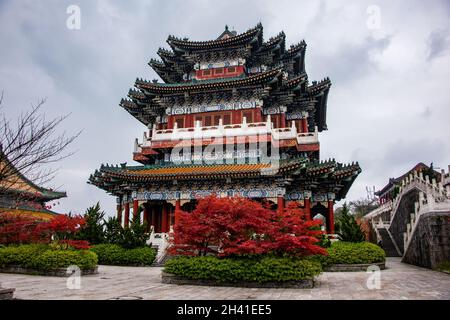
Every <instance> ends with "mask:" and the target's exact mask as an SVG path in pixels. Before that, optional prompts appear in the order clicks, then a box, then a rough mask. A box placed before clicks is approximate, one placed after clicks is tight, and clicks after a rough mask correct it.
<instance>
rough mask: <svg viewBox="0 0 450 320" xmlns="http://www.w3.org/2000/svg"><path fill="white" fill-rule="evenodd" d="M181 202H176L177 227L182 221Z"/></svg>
mask: <svg viewBox="0 0 450 320" xmlns="http://www.w3.org/2000/svg"><path fill="white" fill-rule="evenodd" d="M180 211H181V201H180V199H177V200H176V201H175V225H177V224H178V222H179V221H180Z"/></svg>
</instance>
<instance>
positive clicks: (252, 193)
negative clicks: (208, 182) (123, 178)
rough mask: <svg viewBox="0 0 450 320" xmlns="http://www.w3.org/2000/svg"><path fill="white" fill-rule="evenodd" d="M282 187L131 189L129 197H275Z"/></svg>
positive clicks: (153, 198)
mask: <svg viewBox="0 0 450 320" xmlns="http://www.w3.org/2000/svg"><path fill="white" fill-rule="evenodd" d="M285 192H286V190H285V189H284V188H263V189H259V188H251V189H245V188H241V189H219V190H211V189H207V190H206V189H203V190H186V191H166V190H164V191H142V192H136V191H133V193H132V194H131V198H132V199H133V200H139V201H147V200H177V199H181V200H186V199H187V200H192V199H197V198H201V197H206V196H209V195H211V194H214V193H215V194H216V195H217V196H219V197H233V196H241V197H245V198H276V197H277V196H278V195H279V194H284V193H285Z"/></svg>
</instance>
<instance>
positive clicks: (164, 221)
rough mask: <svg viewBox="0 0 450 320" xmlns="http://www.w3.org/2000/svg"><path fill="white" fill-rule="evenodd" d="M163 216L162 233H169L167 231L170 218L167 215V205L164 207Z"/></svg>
mask: <svg viewBox="0 0 450 320" xmlns="http://www.w3.org/2000/svg"><path fill="white" fill-rule="evenodd" d="M161 215H162V221H161V232H167V231H168V230H167V216H168V214H167V207H166V204H165V203H164V204H163V205H162V213H161Z"/></svg>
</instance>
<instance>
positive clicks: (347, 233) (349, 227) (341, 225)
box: [337, 203, 365, 242]
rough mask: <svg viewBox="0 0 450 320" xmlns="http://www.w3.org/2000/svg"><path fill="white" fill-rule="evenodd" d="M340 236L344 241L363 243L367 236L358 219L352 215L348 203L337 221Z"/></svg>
mask: <svg viewBox="0 0 450 320" xmlns="http://www.w3.org/2000/svg"><path fill="white" fill-rule="evenodd" d="M337 227H338V228H337V229H338V230H339V232H338V234H339V236H340V237H341V238H342V241H348V242H363V241H365V235H364V232H363V231H362V229H361V227H360V226H359V224H358V223H357V222H356V219H355V217H354V216H353V215H351V214H350V212H349V209H348V206H347V203H344V206H343V207H342V210H341V215H340V216H339V218H338V220H337Z"/></svg>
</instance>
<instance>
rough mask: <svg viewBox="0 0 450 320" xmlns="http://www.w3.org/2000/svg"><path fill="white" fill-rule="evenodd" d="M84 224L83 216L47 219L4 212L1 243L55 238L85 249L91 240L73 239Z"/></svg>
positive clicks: (61, 215)
mask: <svg viewBox="0 0 450 320" xmlns="http://www.w3.org/2000/svg"><path fill="white" fill-rule="evenodd" d="M84 224H85V220H84V218H83V217H81V216H67V215H64V214H60V215H56V216H55V217H54V218H52V219H51V220H48V221H45V220H42V219H38V218H35V217H33V216H30V215H23V214H11V213H7V212H4V213H1V214H0V243H1V244H26V243H50V242H51V241H52V240H53V241H57V242H59V243H60V244H61V245H63V247H68V246H70V247H73V248H75V249H85V248H87V247H88V246H89V242H87V241H84V240H82V241H75V240H72V239H73V238H74V235H75V234H76V233H77V232H78V231H79V230H80V228H81V226H83V225H84Z"/></svg>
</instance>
